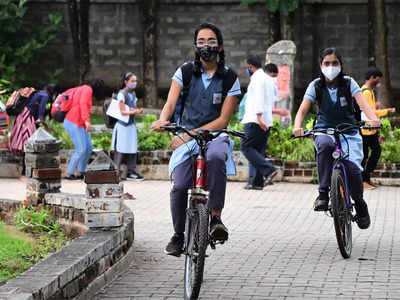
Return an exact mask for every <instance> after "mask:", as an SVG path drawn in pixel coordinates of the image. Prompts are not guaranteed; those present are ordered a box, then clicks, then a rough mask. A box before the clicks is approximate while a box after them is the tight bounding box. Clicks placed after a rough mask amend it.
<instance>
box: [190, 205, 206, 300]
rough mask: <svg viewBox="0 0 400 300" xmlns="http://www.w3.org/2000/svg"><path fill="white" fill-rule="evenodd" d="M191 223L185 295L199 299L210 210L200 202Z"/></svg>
mask: <svg viewBox="0 0 400 300" xmlns="http://www.w3.org/2000/svg"><path fill="white" fill-rule="evenodd" d="M188 219H189V220H188ZM187 222H189V225H188V226H187V227H188V228H189V232H188V248H187V251H186V253H185V254H186V258H185V276H184V296H185V299H187V300H189V299H190V300H192V299H197V298H198V296H199V293H200V288H201V284H202V282H203V272H204V262H205V258H206V249H207V246H208V226H209V219H208V211H207V209H206V207H205V206H204V204H202V203H199V204H197V206H196V210H195V211H194V215H193V218H187Z"/></svg>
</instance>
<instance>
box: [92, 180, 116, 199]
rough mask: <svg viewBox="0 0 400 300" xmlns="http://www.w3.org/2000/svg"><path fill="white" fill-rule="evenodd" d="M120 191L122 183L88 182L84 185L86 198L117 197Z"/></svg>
mask: <svg viewBox="0 0 400 300" xmlns="http://www.w3.org/2000/svg"><path fill="white" fill-rule="evenodd" d="M122 193H123V185H122V183H120V184H116V183H106V184H88V185H87V186H86V197H87V198H118V197H120V196H121V194H122Z"/></svg>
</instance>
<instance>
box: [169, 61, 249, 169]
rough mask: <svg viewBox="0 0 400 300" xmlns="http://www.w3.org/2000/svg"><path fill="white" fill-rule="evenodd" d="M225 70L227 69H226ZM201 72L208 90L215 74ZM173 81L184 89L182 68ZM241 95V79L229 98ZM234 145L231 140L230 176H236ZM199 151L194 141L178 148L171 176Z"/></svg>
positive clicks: (172, 164) (228, 160) (236, 83)
mask: <svg viewBox="0 0 400 300" xmlns="http://www.w3.org/2000/svg"><path fill="white" fill-rule="evenodd" d="M225 68H227V67H225ZM201 72H202V73H201V80H202V83H203V85H204V89H207V88H208V87H209V86H210V84H211V82H212V80H213V77H214V76H215V73H213V74H211V75H210V76H208V75H207V73H206V72H204V70H203V69H202V70H201ZM172 80H174V81H176V82H177V83H178V84H179V85H180V86H181V87H183V80H182V70H181V68H178V70H176V72H175V74H174V75H173V77H172ZM192 82H194V81H193V78H192V80H191V84H192ZM240 93H241V92H240V84H239V79H236V81H235V82H234V83H233V85H232V87H231V89H230V90H229V91H228V93H227V97H229V96H236V95H240ZM185 105H186V104H185ZM225 136H226V135H225ZM223 137H224V134H221V135H220V136H219V137H218V138H223ZM233 145H234V143H233V141H232V140H231V139H229V146H230V151H229V153H228V159H227V161H226V172H227V175H228V176H230V175H236V168H235V163H234V161H233V158H232V151H233ZM198 151H199V147H198V146H197V144H196V142H195V141H194V140H190V141H189V142H187V143H185V144H183V145H180V146H179V147H178V148H176V149H175V150H174V152H173V153H172V156H171V158H170V160H169V166H168V171H169V176H171V175H172V173H173V171H174V169H175V167H176V166H178V165H180V164H181V163H183V162H184V161H186V160H187V159H189V158H190V157H191V155H194V154H196V153H198Z"/></svg>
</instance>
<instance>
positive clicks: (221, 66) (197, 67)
mask: <svg viewBox="0 0 400 300" xmlns="http://www.w3.org/2000/svg"><path fill="white" fill-rule="evenodd" d="M202 29H210V30H212V31H213V32H214V33H215V35H216V36H217V41H218V47H221V46H223V45H224V40H223V38H222V33H221V30H219V28H218V27H217V26H215V25H214V24H212V23H202V24H200V25H199V27H197V29H196V31H195V32H194V44H195V45H196V41H197V36H198V34H199V32H200V30H202ZM218 55H219V60H218V63H217V71H216V73H217V75H219V76H224V75H225V51H224V48H222V50H221V52H219V54H218ZM193 74H195V75H196V76H200V75H201V62H200V54H199V53H198V52H197V51H196V52H195V59H194V68H193Z"/></svg>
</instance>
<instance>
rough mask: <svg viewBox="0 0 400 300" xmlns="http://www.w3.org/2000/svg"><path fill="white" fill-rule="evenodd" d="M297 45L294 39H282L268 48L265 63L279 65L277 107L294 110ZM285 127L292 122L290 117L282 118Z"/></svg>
mask: <svg viewBox="0 0 400 300" xmlns="http://www.w3.org/2000/svg"><path fill="white" fill-rule="evenodd" d="M295 57H296V45H295V44H294V43H293V42H292V41H287V40H282V41H279V42H277V43H275V44H273V45H272V46H271V47H269V48H268V50H267V54H266V56H265V64H269V63H274V64H276V65H277V66H278V69H279V73H278V77H277V86H278V95H279V100H280V101H279V102H278V104H277V108H281V109H287V110H289V112H291V111H292V107H293V101H294V59H295ZM281 124H282V126H283V127H285V128H286V127H287V126H288V125H289V124H290V118H289V119H288V118H287V117H283V118H281Z"/></svg>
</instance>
